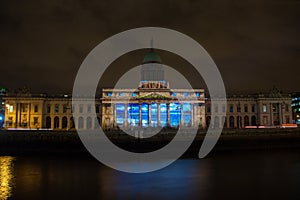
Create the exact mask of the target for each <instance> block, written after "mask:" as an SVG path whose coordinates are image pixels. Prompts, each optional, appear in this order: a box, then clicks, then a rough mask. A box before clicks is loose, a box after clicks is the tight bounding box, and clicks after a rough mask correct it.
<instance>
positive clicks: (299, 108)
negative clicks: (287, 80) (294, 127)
mask: <svg viewBox="0 0 300 200" xmlns="http://www.w3.org/2000/svg"><path fill="white" fill-rule="evenodd" d="M292 109H293V121H294V122H295V123H296V124H298V125H300V92H297V93H294V94H292Z"/></svg>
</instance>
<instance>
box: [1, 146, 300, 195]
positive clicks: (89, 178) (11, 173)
mask: <svg viewBox="0 0 300 200" xmlns="http://www.w3.org/2000/svg"><path fill="white" fill-rule="evenodd" d="M0 183H1V186H0V187H1V188H0V189H1V191H0V192H1V193H0V199H1V200H2V199H153V200H156V199H186V200H187V199H284V200H285V199H300V151H286V150H284V151H283V150H282V151H278V150H277V151H263V152H261V151H253V152H239V153H237V152H225V153H217V154H214V155H211V156H210V157H208V158H206V159H203V160H197V159H181V160H178V161H177V162H175V163H174V164H172V165H170V166H169V167H167V168H165V169H162V170H160V171H157V172H153V173H146V174H128V173H122V172H117V171H115V170H113V169H110V168H108V167H105V166H103V165H102V164H100V163H98V162H97V161H95V160H94V159H93V158H91V157H88V158H87V157H84V156H80V157H75V156H72V157H68V156H47V157H42V156H39V157H35V156H26V157H25V156H24V157H10V156H1V157H0Z"/></svg>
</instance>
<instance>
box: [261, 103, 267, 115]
mask: <svg viewBox="0 0 300 200" xmlns="http://www.w3.org/2000/svg"><path fill="white" fill-rule="evenodd" d="M262 111H263V112H264V113H265V112H267V105H266V104H263V105H262Z"/></svg>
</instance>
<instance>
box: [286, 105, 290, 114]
mask: <svg viewBox="0 0 300 200" xmlns="http://www.w3.org/2000/svg"><path fill="white" fill-rule="evenodd" d="M285 111H286V112H289V111H290V105H289V104H285Z"/></svg>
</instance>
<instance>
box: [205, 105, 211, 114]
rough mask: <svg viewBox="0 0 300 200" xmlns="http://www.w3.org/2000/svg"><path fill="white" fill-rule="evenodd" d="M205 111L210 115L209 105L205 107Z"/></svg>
mask: <svg viewBox="0 0 300 200" xmlns="http://www.w3.org/2000/svg"><path fill="white" fill-rule="evenodd" d="M206 111H207V112H208V113H210V105H209V106H207V108H206Z"/></svg>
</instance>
